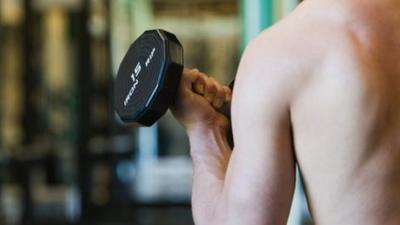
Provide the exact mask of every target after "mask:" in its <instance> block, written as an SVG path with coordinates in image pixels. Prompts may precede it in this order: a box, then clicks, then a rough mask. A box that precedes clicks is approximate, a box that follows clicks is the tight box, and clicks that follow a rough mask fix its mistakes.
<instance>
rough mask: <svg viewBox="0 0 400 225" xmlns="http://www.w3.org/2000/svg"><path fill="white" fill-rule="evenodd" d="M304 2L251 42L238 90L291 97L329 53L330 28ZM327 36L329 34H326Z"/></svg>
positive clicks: (238, 77) (236, 88)
mask: <svg viewBox="0 0 400 225" xmlns="http://www.w3.org/2000/svg"><path fill="white" fill-rule="evenodd" d="M313 12H314V9H312V8H311V9H308V6H307V7H306V6H300V7H299V8H298V9H296V11H295V12H294V13H292V14H291V15H290V16H288V17H287V18H285V19H283V20H281V21H280V22H278V23H277V24H275V25H274V26H272V27H270V28H269V29H266V30H265V31H263V32H262V33H261V34H260V35H259V36H257V37H256V38H255V39H254V40H252V41H251V42H250V44H249V45H248V46H247V48H246V50H245V52H244V54H243V57H242V60H241V63H240V66H239V70H238V74H237V85H236V86H235V91H236V92H242V89H243V92H245V93H247V94H248V95H253V96H254V93H253V92H256V93H257V94H258V95H257V96H263V93H261V92H268V94H269V95H271V94H274V93H275V94H277V95H279V96H281V98H286V99H287V100H288V101H289V100H290V98H291V95H293V94H294V92H295V91H296V90H297V89H298V87H299V86H301V85H302V83H304V82H305V81H306V80H307V79H308V77H309V76H311V75H312V74H315V71H316V70H318V67H319V65H322V64H323V61H324V59H325V55H326V50H327V47H326V43H327V41H331V40H327V36H328V35H329V34H328V30H329V29H326V26H323V25H322V23H321V21H318V20H317V19H316V18H314V17H316V15H313ZM324 36H325V37H324Z"/></svg>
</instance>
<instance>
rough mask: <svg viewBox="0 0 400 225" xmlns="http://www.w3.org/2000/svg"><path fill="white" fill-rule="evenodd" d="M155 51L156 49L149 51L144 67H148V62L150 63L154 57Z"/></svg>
mask: <svg viewBox="0 0 400 225" xmlns="http://www.w3.org/2000/svg"><path fill="white" fill-rule="evenodd" d="M155 51H156V48H153V49H152V50H151V53H150V55H149V57H147V60H146V63H145V65H146V67H148V66H149V64H150V62H151V59H153V56H154V52H155Z"/></svg>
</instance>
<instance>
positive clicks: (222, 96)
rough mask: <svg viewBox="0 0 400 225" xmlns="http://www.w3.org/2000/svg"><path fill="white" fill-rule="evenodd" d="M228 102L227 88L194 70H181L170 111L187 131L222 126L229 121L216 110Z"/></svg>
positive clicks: (226, 126) (229, 98) (225, 126)
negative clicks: (175, 96) (174, 99)
mask: <svg viewBox="0 0 400 225" xmlns="http://www.w3.org/2000/svg"><path fill="white" fill-rule="evenodd" d="M229 101H231V90H230V88H229V87H227V86H223V85H221V84H220V83H219V82H218V81H216V80H215V79H213V78H210V77H208V76H207V75H205V74H204V73H201V72H199V71H198V70H197V69H192V70H188V69H184V70H183V73H182V78H181V83H180V86H179V89H178V94H177V98H176V101H175V103H174V104H173V105H172V107H171V111H172V113H173V115H174V116H175V118H176V119H177V120H178V121H179V122H180V123H182V124H183V126H184V127H185V128H186V129H187V130H191V129H194V128H222V129H225V130H226V129H227V128H228V127H229V126H230V122H229V120H228V119H227V118H226V117H225V116H224V115H223V114H221V113H219V112H218V111H217V109H219V108H220V107H221V106H222V105H223V104H224V103H226V102H229Z"/></svg>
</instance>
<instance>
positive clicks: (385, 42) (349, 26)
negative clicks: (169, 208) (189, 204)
mask: <svg viewBox="0 0 400 225" xmlns="http://www.w3.org/2000/svg"><path fill="white" fill-rule="evenodd" d="M192 86H193V88H192ZM192 89H193V90H192ZM229 100H230V93H229V90H228V89H227V88H226V87H224V86H221V85H220V84H218V83H217V82H216V81H215V80H213V79H211V78H208V77H207V76H205V75H204V74H202V73H200V72H198V71H197V70H190V71H189V70H186V71H185V72H184V75H183V80H182V84H181V88H180V92H179V98H178V101H177V102H176V104H175V106H174V107H175V108H174V109H173V112H174V114H175V116H176V117H177V119H178V120H179V121H180V122H181V123H182V124H183V125H184V126H185V128H186V129H187V133H188V136H189V140H190V144H191V156H192V159H193V164H194V180H193V199H192V201H193V216H194V220H195V223H196V224H197V225H226V224H228V225H267V224H271V225H280V224H286V221H287V217H288V213H289V208H290V205H291V200H292V195H293V190H294V183H295V164H296V163H297V165H298V166H299V168H300V171H301V174H302V177H303V181H304V184H305V189H306V194H307V197H308V201H309V205H310V208H311V213H312V215H313V219H314V221H315V223H316V224H322V225H330V224H333V225H337V224H344V225H369V224H371V225H381V224H385V225H390V224H396V225H398V224H400V1H398V0H365V1H361V0H308V1H305V2H304V3H302V4H301V5H300V6H299V7H298V8H297V9H296V10H295V11H294V13H292V14H291V15H290V16H289V17H288V18H286V19H284V20H283V21H281V22H279V23H278V24H277V25H275V26H273V27H272V28H270V29H268V30H266V31H265V32H263V33H262V34H261V35H260V36H259V37H258V38H256V39H255V40H254V41H253V42H252V43H251V44H250V45H249V46H248V47H247V49H246V51H245V53H244V55H243V58H242V61H241V63H240V66H239V70H238V74H237V77H236V84H235V88H234V91H233V97H232V128H233V135H234V142H235V147H234V150H233V151H231V149H230V148H229V146H228V144H227V142H226V129H227V127H228V124H229V123H228V120H227V119H226V118H225V117H223V116H222V115H221V114H219V113H217V111H216V110H214V109H215V108H218V107H220V105H221V104H222V103H221V102H223V101H229Z"/></svg>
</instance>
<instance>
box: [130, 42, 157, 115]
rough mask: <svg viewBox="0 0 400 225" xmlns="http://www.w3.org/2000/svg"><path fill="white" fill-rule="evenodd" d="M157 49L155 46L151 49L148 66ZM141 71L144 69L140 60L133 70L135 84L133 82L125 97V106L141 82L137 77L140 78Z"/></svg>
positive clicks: (146, 63)
mask: <svg viewBox="0 0 400 225" xmlns="http://www.w3.org/2000/svg"><path fill="white" fill-rule="evenodd" d="M155 51H156V48H153V49H152V50H151V52H150V54H149V56H148V57H147V59H146V62H145V66H146V68H147V67H148V66H149V64H150V63H151V60H152V59H153V56H154V52H155ZM140 71H142V65H141V64H140V62H138V63H137V65H136V67H135V69H134V70H133V73H132V74H131V78H132V82H133V84H132V87H131V89H130V90H129V93H128V95H127V96H126V98H125V101H124V106H125V107H126V106H127V105H128V103H129V100H130V99H131V97H132V95H133V93H134V92H135V89H136V86H137V85H138V84H139V80H138V79H137V78H138V76H139V74H140Z"/></svg>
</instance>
